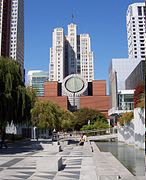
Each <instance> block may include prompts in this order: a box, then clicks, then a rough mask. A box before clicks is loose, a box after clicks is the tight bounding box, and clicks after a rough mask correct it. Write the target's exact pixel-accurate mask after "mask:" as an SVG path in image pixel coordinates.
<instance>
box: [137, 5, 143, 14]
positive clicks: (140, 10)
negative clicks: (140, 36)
mask: <svg viewBox="0 0 146 180" xmlns="http://www.w3.org/2000/svg"><path fill="white" fill-rule="evenodd" d="M137 9H138V16H142V9H141V7H137Z"/></svg>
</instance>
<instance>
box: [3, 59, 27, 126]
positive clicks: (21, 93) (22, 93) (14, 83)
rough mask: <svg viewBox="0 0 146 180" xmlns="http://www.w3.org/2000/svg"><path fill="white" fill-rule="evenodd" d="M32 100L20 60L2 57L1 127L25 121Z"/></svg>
mask: <svg viewBox="0 0 146 180" xmlns="http://www.w3.org/2000/svg"><path fill="white" fill-rule="evenodd" d="M30 101H31V98H30V96H29V94H28V92H27V90H26V88H25V86H24V83H23V81H22V75H21V70H20V66H19V64H18V62H17V61H14V60H12V59H9V58H4V57H0V127H1V128H3V127H6V126H7V124H11V123H12V122H13V124H18V123H23V122H25V120H26V118H27V117H28V116H30V115H28V112H30V110H29V111H28V108H30V106H29V103H30Z"/></svg>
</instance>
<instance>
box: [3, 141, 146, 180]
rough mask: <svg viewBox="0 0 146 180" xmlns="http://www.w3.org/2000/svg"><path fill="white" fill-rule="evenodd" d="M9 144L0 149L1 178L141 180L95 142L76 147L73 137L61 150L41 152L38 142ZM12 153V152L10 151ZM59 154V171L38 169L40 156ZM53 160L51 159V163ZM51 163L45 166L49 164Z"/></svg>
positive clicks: (16, 179) (5, 179)
mask: <svg viewBox="0 0 146 180" xmlns="http://www.w3.org/2000/svg"><path fill="white" fill-rule="evenodd" d="M23 145H24V146H21V145H20V144H17V146H16V145H15V147H13V146H12V145H11V146H10V147H9V148H8V149H3V150H0V179H1V180H10V179H11V180H18V179H19V180H20V179H21V180H22V179H28V180H46V179H50V180H73V179H74V180H117V179H118V177H120V178H121V179H122V180H134V179H137V180H144V179H145V177H134V176H133V175H132V174H131V173H130V172H129V171H128V170H127V169H126V168H125V167H124V166H123V165H122V164H121V163H120V162H119V161H118V160H117V159H116V158H115V157H114V156H113V155H112V154H111V153H105V152H100V151H99V149H98V148H97V146H96V144H95V143H94V142H91V143H90V142H86V143H85V144H84V146H78V145H77V144H76V143H75V142H74V141H73V140H72V141H70V143H69V145H66V143H61V145H62V150H63V151H61V152H52V151H50V152H49V151H48V152H46V151H43V150H42V148H41V147H40V145H39V142H27V143H24V144H23ZM13 152H15V153H13ZM56 156H59V157H62V160H63V166H62V169H61V170H60V171H58V172H53V171H52V172H51V171H49V172H48V171H38V170H37V168H36V166H37V161H38V158H41V157H46V158H49V157H56ZM52 163H53V162H52ZM52 163H50V164H48V163H47V164H45V166H48V167H49V166H50V167H51V166H52Z"/></svg>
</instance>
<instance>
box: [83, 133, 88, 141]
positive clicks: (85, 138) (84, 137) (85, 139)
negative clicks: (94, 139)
mask: <svg viewBox="0 0 146 180" xmlns="http://www.w3.org/2000/svg"><path fill="white" fill-rule="evenodd" d="M83 139H84V142H87V141H88V139H87V136H86V134H84V135H83Z"/></svg>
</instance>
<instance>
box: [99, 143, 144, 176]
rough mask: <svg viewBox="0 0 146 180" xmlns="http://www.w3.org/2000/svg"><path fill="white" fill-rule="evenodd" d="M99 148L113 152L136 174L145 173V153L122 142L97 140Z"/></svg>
mask: <svg viewBox="0 0 146 180" xmlns="http://www.w3.org/2000/svg"><path fill="white" fill-rule="evenodd" d="M96 144H97V145H98V147H99V149H100V150H101V151H104V152H111V153H112V154H113V155H114V156H115V157H116V158H117V159H119V161H120V162H121V163H122V164H123V165H125V167H126V168H127V169H129V171H130V172H131V173H132V174H134V175H136V176H144V175H145V153H144V151H143V150H139V149H136V148H135V147H134V146H129V145H126V144H124V143H121V142H96Z"/></svg>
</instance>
